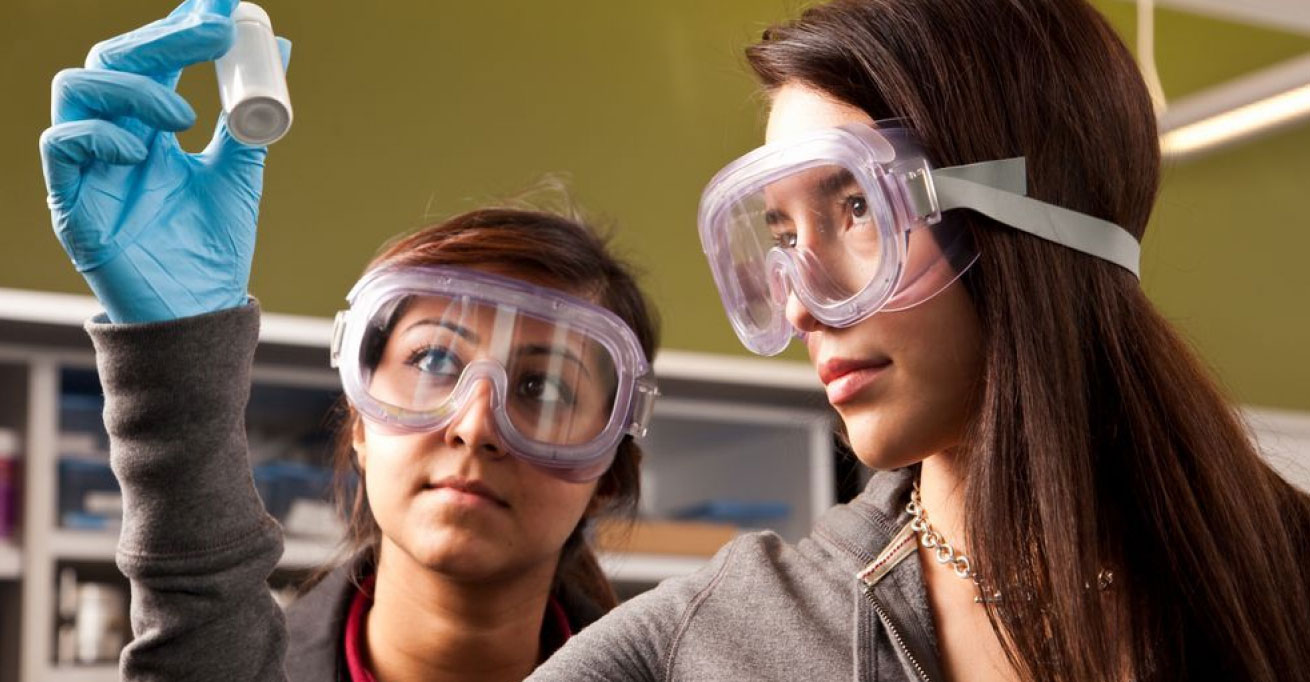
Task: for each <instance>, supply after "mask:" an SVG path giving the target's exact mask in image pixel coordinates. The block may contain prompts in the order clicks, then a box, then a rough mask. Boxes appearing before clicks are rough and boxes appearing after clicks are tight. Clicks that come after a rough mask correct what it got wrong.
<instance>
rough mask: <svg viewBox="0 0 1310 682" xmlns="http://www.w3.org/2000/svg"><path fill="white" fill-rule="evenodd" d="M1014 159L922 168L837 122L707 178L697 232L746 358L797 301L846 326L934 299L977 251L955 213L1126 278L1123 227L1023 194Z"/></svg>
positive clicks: (894, 136)
mask: <svg viewBox="0 0 1310 682" xmlns="http://www.w3.org/2000/svg"><path fill="white" fill-rule="evenodd" d="M1026 193H1027V182H1026V178H1025V165H1024V159H1023V158H1022V157H1019V158H1013V159H1003V160H999V161H986V162H982V163H975V164H969V165H965V166H953V167H949V168H936V169H934V168H932V167H931V166H930V165H929V163H928V161H927V160H926V159H925V158H924V155H923V153H922V152H921V151H920V149H919V147H918V145H917V144H916V143H915V141H914V139H913V137H912V135H911V133H910V132H909V131H908V130H907V129H905V128H903V127H898V126H895V125H890V126H885V127H884V126H876V125H863V124H848V125H844V126H841V127H837V128H828V129H824V130H818V131H814V132H812V133H809V134H806V135H804V136H800V137H797V138H793V139H789V140H786V141H781V142H776V143H773V144H768V145H765V146H763V147H760V148H758V149H756V150H754V151H752V152H750V153H748V154H746V155H745V156H743V157H741V158H740V159H737V160H736V161H734V162H732V163H731V164H729V165H728V166H727V167H725V168H724V169H723V170H722V171H720V172H719V173H718V174H717V175H715V176H714V178H713V179H712V180H710V183H709V185H708V186H707V187H706V189H705V192H704V194H703V195H702V197H701V203H700V214H699V230H700V238H701V245H702V247H703V248H704V251H705V254H706V257H707V258H708V259H709V265H710V269H711V271H712V272H713V275H714V281H715V284H716V285H717V286H718V289H719V294H720V296H721V298H722V299H723V304H724V308H725V309H726V311H727V313H728V317H729V319H730V320H731V322H732V325H733V329H734V330H735V331H736V333H737V336H738V337H739V338H740V339H741V340H742V342H743V343H744V344H745V345H746V346H747V347H748V348H750V349H751V350H752V351H754V352H756V353H759V354H762V355H774V354H776V353H779V352H781V351H782V350H783V349H784V348H785V347H786V346H787V343H788V342H789V340H790V339H791V337H792V336H794V335H795V334H796V330H795V329H794V328H793V327H792V325H791V323H790V322H788V321H787V319H786V315H785V312H786V304H787V298H788V296H790V295H795V296H796V297H797V298H798V299H799V301H800V302H801V304H802V305H804V306H805V307H806V309H807V310H808V311H809V312H810V313H811V314H812V315H813V316H814V317H815V319H817V320H819V321H820V322H822V323H824V324H826V325H829V326H834V327H848V326H850V325H853V324H855V323H857V322H860V321H861V320H864V319H867V318H868V317H869V316H871V315H873V314H875V313H877V312H878V311H881V310H889V311H891V310H903V309H905V308H909V307H912V306H914V305H918V304H919V303H922V302H923V301H925V300H927V299H929V298H931V297H932V296H934V295H936V294H937V293H938V292H940V291H941V290H942V289H944V288H945V287H946V286H947V285H949V284H950V283H951V282H953V281H954V280H955V279H957V278H958V277H959V276H960V275H961V274H962V273H963V272H964V271H965V270H967V269H968V268H969V267H970V266H971V265H972V264H973V263H974V262H975V261H976V260H977V257H978V252H977V248H976V247H975V245H974V243H973V240H972V238H971V236H970V235H969V233H968V232H967V230H965V229H963V227H961V226H960V225H959V224H958V223H959V221H942V220H941V217H942V213H943V212H945V211H950V210H952V209H959V208H966V209H970V210H974V211H977V212H979V213H982V214H983V215H986V216H988V217H990V218H993V219H995V220H997V221H999V222H1001V223H1004V224H1006V225H1009V226H1010V227H1013V228H1015V229H1018V230H1022V231H1024V232H1027V233H1029V234H1032V235H1035V236H1037V237H1041V238H1042V239H1046V240H1049V241H1052V242H1055V243H1057V244H1061V245H1064V246H1067V247H1069V248H1072V249H1075V250H1078V251H1081V252H1083V253H1087V254H1090V255H1093V256H1096V257H1097V258H1102V259H1104V260H1107V261H1109V262H1111V263H1114V264H1116V265H1119V266H1121V267H1123V268H1125V269H1127V270H1128V271H1130V272H1132V273H1133V274H1134V275H1137V274H1138V260H1139V258H1140V246H1139V245H1138V243H1137V240H1136V239H1134V238H1133V236H1132V235H1131V234H1130V233H1128V231H1126V230H1124V229H1123V228H1121V227H1119V226H1118V225H1115V224H1114V223H1110V222H1107V221H1104V220H1101V219H1099V218H1094V217H1092V216H1089V215H1085V214H1082V213H1077V212H1075V211H1071V210H1068V209H1065V208H1061V207H1059V206H1055V205H1052V204H1048V203H1045V202H1042V201H1038V200H1036V199H1032V198H1029V197H1027V196H1025V195H1026Z"/></svg>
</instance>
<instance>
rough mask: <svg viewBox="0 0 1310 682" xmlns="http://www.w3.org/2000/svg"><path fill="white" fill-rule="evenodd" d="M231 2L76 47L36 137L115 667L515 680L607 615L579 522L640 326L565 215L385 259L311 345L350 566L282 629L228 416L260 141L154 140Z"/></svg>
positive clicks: (631, 471)
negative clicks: (126, 624)
mask: <svg viewBox="0 0 1310 682" xmlns="http://www.w3.org/2000/svg"><path fill="white" fill-rule="evenodd" d="M235 4H236V3H235V2H230V1H224V0H206V1H203V2H192V1H190V0H189V1H188V2H186V3H184V4H183V5H182V6H181V7H179V8H178V10H177V11H175V12H174V13H173V14H172V15H170V16H169V17H168V18H166V19H163V20H161V21H159V22H155V23H154V24H151V25H150V26H147V27H145V28H143V29H140V30H138V31H134V32H131V33H128V34H126V35H124V36H120V37H118V38H115V39H113V40H110V41H106V42H105V43H101V44H100V45H97V46H96V47H95V48H94V49H93V50H92V53H91V55H90V56H89V57H88V59H87V68H85V69H72V70H69V71H65V72H63V73H61V74H60V75H59V76H58V77H57V78H56V80H55V83H54V90H55V98H54V99H55V107H54V116H53V118H54V120H53V125H52V127H51V128H50V129H49V130H47V131H46V133H45V134H44V135H42V139H41V150H42V160H43V162H44V165H45V171H46V181H47V188H48V190H49V204H50V207H51V213H52V217H53V220H54V225H55V230H56V233H57V235H58V236H59V238H60V241H61V243H62V244H63V245H64V247H65V248H66V249H67V251H68V253H69V255H70V257H71V258H72V259H73V262H74V264H75V265H76V266H77V267H78V269H79V271H81V272H82V273H83V274H84V276H85V277H86V278H87V281H88V283H89V284H90V285H91V287H92V289H93V290H94V291H95V293H96V295H97V297H98V298H99V299H100V301H101V302H102V303H103V304H104V306H105V309H106V311H107V318H106V317H99V318H97V319H96V320H93V321H92V322H90V323H88V331H89V332H90V334H91V337H92V340H93V341H94V343H95V346H96V357H97V362H98V365H99V368H100V378H101V382H102V385H103V387H104V391H105V396H106V412H105V421H106V426H107V428H108V430H109V433H110V436H111V442H112V458H111V460H112V464H113V467H114V470H115V473H116V474H117V476H118V477H119V480H120V482H121V484H122V487H123V490H124V502H125V504H124V519H123V532H122V536H121V538H120V543H119V551H118V565H119V567H120V568H121V570H122V571H123V573H124V574H126V575H127V576H128V578H129V579H131V581H132V585H133V587H132V594H133V605H132V614H133V631H134V635H135V639H134V640H133V641H132V642H131V643H130V644H129V645H128V647H127V649H126V650H125V651H124V653H123V656H122V661H121V672H122V674H123V676H124V678H126V679H193V678H196V677H203V678H206V679H226V680H266V679H282V678H290V679H296V680H335V679H350V680H355V681H356V682H362V681H364V680H372V679H383V680H388V679H430V680H437V679H449V680H458V679H464V680H518V679H522V678H523V677H525V676H526V675H527V674H528V673H529V672H530V671H531V670H532V669H533V668H534V667H536V665H537V664H539V663H540V662H541V661H542V660H544V659H545V658H546V657H547V656H549V655H550V654H551V653H552V652H553V651H554V650H555V649H556V648H558V647H559V646H560V644H561V643H562V642H563V641H565V640H566V639H568V638H569V637H570V636H571V634H572V633H574V632H576V631H578V630H580V629H581V628H583V627H585V626H587V625H588V624H589V623H591V622H592V621H594V620H595V619H596V618H598V617H599V616H600V615H601V614H603V613H604V612H605V611H606V610H608V609H609V608H611V607H612V606H614V604H615V603H616V598H615V595H614V593H613V591H612V590H611V588H610V587H609V585H608V583H607V582H606V580H605V577H604V575H603V573H602V572H601V571H600V567H599V566H598V565H597V562H596V559H595V557H594V555H593V554H592V552H591V550H590V549H589V548H588V545H587V540H586V537H585V536H584V532H583V531H584V527H585V525H586V522H587V520H588V519H589V518H590V517H592V516H593V515H595V514H597V513H599V512H601V511H604V510H607V509H615V510H619V511H623V510H625V509H626V510H630V509H631V508H632V507H634V506H635V503H636V498H637V494H638V486H639V476H638V466H639V462H640V458H641V453H640V450H639V449H638V447H637V445H636V443H635V442H634V441H633V437H634V436H639V435H641V434H642V433H643V432H644V430H645V424H646V419H647V418H648V416H649V411H650V407H651V401H652V400H653V399H654V396H655V394H656V389H655V385H654V382H653V379H652V376H651V368H650V359H651V357H652V356H653V353H654V351H655V346H656V336H657V332H656V323H655V321H654V319H653V316H652V311H651V310H650V309H649V307H648V306H647V304H646V302H645V299H644V297H643V296H642V293H641V291H640V290H639V289H638V287H637V285H636V283H635V280H634V279H633V276H632V274H631V272H630V271H629V269H628V268H627V267H626V266H625V265H624V264H623V263H621V262H620V261H618V260H617V259H616V258H615V257H614V256H613V255H612V254H611V253H610V252H609V251H608V249H607V247H606V245H605V243H604V241H603V240H602V239H601V238H599V237H598V236H597V235H595V234H594V233H593V232H592V231H591V230H590V229H589V228H588V227H587V226H585V225H584V224H582V223H580V222H578V221H577V220H574V219H571V218H569V217H566V216H562V215H556V214H551V213H544V212H537V211H527V210H516V209H486V210H479V211H473V212H471V213H466V214H463V215H459V216H456V217H454V218H451V219H449V220H446V221H444V222H442V223H439V224H436V225H433V226H430V227H427V228H424V229H422V230H420V231H418V232H416V233H414V234H411V235H408V236H405V237H403V238H400V239H399V240H397V241H395V242H394V243H391V244H390V245H388V246H387V247H386V248H385V249H384V250H383V251H382V253H381V254H380V255H379V256H378V258H377V259H375V261H374V262H373V263H372V264H371V265H370V266H369V268H368V269H367V271H366V274H365V276H364V278H363V279H362V280H361V281H360V283H359V285H358V286H357V287H356V288H355V290H354V291H353V292H352V293H351V296H350V303H351V305H350V309H349V310H348V311H347V312H345V313H343V314H342V315H341V317H340V318H339V326H338V328H337V333H336V335H335V338H334V345H333V361H334V363H335V364H336V365H337V366H338V367H339V368H340V370H341V376H342V382H343V386H344V389H345V393H346V398H347V410H346V417H345V419H344V421H343V423H342V426H341V429H340V433H339V437H338V441H339V442H338V448H337V453H336V467H337V469H338V471H339V473H342V474H345V475H349V474H352V473H353V474H355V478H356V480H358V482H359V484H358V485H353V486H343V487H342V493H343V498H342V507H343V509H344V510H345V511H346V512H347V514H346V519H347V522H348V524H349V533H348V537H347V542H346V545H347V550H348V553H349V560H347V561H346V562H344V563H343V564H342V565H340V566H338V567H336V568H335V569H334V570H331V571H330V572H328V573H327V574H326V575H325V576H323V577H322V578H321V580H320V581H319V582H317V584H315V585H314V586H313V587H312V589H310V590H309V591H308V593H306V594H304V595H303V596H302V597H300V598H299V599H298V600H297V601H296V602H295V604H293V606H292V607H291V609H290V610H289V612H288V613H287V614H286V616H285V621H284V616H283V614H282V612H281V610H280V609H279V607H278V606H277V605H276V604H275V603H274V602H273V600H272V598H271V597H270V595H269V592H268V588H267V584H266V580H267V578H268V575H269V573H270V572H271V571H272V570H273V568H274V566H275V565H276V563H277V560H278V558H279V556H280V555H281V548H282V533H281V529H280V527H279V526H278V525H277V523H276V522H275V521H274V520H273V519H272V518H270V517H269V516H268V514H267V513H265V511H264V508H263V506H262V505H261V503H260V500H259V498H258V496H257V495H256V493H255V489H254V486H253V485H252V482H251V474H250V469H249V462H248V455H247V449H246V440H245V438H246V436H245V430H244V424H243V414H244V411H245V405H246V401H247V398H248V396H249V390H250V370H251V360H252V357H253V353H254V350H255V345H256V341H257V337H258V330H259V309H258V306H257V304H255V303H254V302H253V301H251V300H250V299H249V298H248V295H247V293H246V286H247V277H248V273H249V271H250V264H251V258H252V255H253V249H254V231H255V223H256V217H257V215H258V202H259V197H260V194H261V192H262V181H263V178H262V174H263V168H264V160H265V155H266V154H267V149H266V148H263V147H248V146H245V145H242V144H240V143H238V142H236V141H235V140H234V139H233V138H232V137H231V136H230V134H229V133H228V131H227V128H226V125H225V124H224V122H223V121H221V120H220V122H219V125H218V127H217V130H216V132H215V136H214V141H213V143H212V144H211V145H210V146H209V148H207V149H206V150H205V151H204V152H203V153H201V154H194V155H193V154H187V153H185V152H183V151H182V150H181V149H180V148H179V147H178V145H177V141H176V138H175V137H174V135H173V131H177V130H181V129H184V128H186V127H188V126H189V125H191V124H192V123H193V122H194V114H193V113H192V112H191V111H190V107H189V106H188V105H187V104H186V102H185V101H183V100H182V99H181V98H180V97H178V96H177V95H176V93H174V92H173V90H172V87H173V86H174V85H175V84H176V82H177V76H178V73H179V72H180V71H181V69H182V68H183V67H184V66H186V65H189V64H192V63H196V62H201V61H206V60H210V59H213V58H214V57H216V56H218V55H220V54H222V53H223V52H224V50H225V49H226V47H227V45H229V44H230V41H231V33H232V21H231V19H230V18H229V15H230V14H231V12H232V10H233V6H234V5H235ZM282 48H283V51H284V59H285V58H286V57H287V56H288V55H289V44H286V43H283V45H282Z"/></svg>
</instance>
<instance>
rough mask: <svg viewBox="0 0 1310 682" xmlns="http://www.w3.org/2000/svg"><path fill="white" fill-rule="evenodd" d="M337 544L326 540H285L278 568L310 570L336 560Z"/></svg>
mask: <svg viewBox="0 0 1310 682" xmlns="http://www.w3.org/2000/svg"><path fill="white" fill-rule="evenodd" d="M337 547H338V543H336V542H331V541H328V540H311V539H306V538H291V537H289V538H286V539H285V542H284V545H283V549H282V560H281V561H279V562H278V563H277V565H278V568H291V569H312V568H318V567H320V566H325V565H327V563H328V562H329V561H332V560H334V559H336V558H337Z"/></svg>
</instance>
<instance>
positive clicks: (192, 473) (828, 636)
mask: <svg viewBox="0 0 1310 682" xmlns="http://www.w3.org/2000/svg"><path fill="white" fill-rule="evenodd" d="M87 331H88V332H89V333H90V334H91V338H92V341H93V342H94V344H95V347H96V361H97V364H98V366H99V369H100V378H101V383H102V385H103V387H104V391H105V425H106V427H107V428H108V429H109V434H110V444H111V447H110V452H111V463H112V465H113V468H114V473H115V474H116V475H117V476H118V478H119V481H120V483H121V484H122V487H123V507H124V515H123V531H122V537H121V539H120V541H119V547H118V556H117V562H118V566H119V569H120V570H122V571H123V573H124V574H125V575H126V576H127V577H128V578H129V579H130V580H131V581H132V614H131V615H132V630H133V633H134V634H135V639H134V640H133V641H132V643H131V644H130V645H128V647H127V649H126V650H124V652H123V656H122V660H121V663H120V667H121V673H122V677H123V679H129V680H183V679H186V680H283V679H286V674H285V672H284V670H283V661H284V658H285V655H286V649H287V633H286V623H285V620H284V617H283V615H282V612H281V610H280V609H279V608H278V607H277V605H276V604H275V603H274V602H273V600H272V598H271V597H270V596H269V593H268V590H267V587H266V581H267V578H268V575H269V573H270V572H271V571H272V570H273V567H274V566H275V565H276V563H277V561H278V558H279V557H280V556H281V553H282V533H281V529H280V527H279V526H278V525H277V523H276V521H274V520H273V519H272V518H271V517H269V516H268V514H267V513H266V512H265V511H264V507H263V505H262V504H261V503H260V500H259V497H258V495H257V494H256V492H255V488H254V482H253V479H252V477H251V473H250V465H249V462H248V456H247V452H246V439H245V428H244V416H243V415H244V411H245V405H246V402H247V400H248V398H249V391H250V366H251V360H252V358H253V355H254V349H255V344H256V341H257V338H258V331H259V310H258V307H257V306H256V305H254V304H251V305H248V306H244V307H242V308H236V309H232V310H225V311H221V312H217V313H213V314H209V315H202V316H198V317H192V318H186V319H183V320H176V321H172V322H164V323H156V324H139V325H112V324H106V323H105V322H104V320H103V318H99V319H97V320H92V321H91V322H89V323H88V324H87ZM910 480H911V475H910V473H909V472H908V471H897V472H885V473H880V474H877V475H875V476H874V477H873V480H872V481H871V482H870V484H869V486H868V487H867V488H866V489H865V491H864V492H863V493H862V494H861V495H860V496H859V497H858V498H857V499H856V500H854V501H853V502H851V503H850V504H846V505H838V506H836V507H834V508H832V509H831V510H829V511H828V512H827V513H826V514H825V515H824V516H823V517H822V518H821V519H820V520H819V522H818V523H817V524H816V525H815V527H814V529H813V532H812V533H811V535H810V537H809V538H807V539H805V540H802V541H801V542H800V543H798V544H797V545H796V546H794V547H793V546H791V545H788V544H787V543H785V542H783V541H782V540H781V539H780V538H779V537H778V536H776V535H774V534H772V533H754V534H750V535H746V536H743V537H741V538H739V539H737V540H735V541H733V542H732V543H730V544H729V545H728V546H726V547H725V548H724V549H723V550H721V551H720V552H719V553H718V555H717V556H716V557H715V558H714V560H713V561H711V562H710V563H709V565H707V566H706V567H705V568H704V569H702V570H700V571H698V572H696V573H695V574H692V575H690V576H686V577H683V578H677V579H673V580H669V581H666V582H664V583H662V584H661V585H660V586H659V587H657V588H656V589H654V590H652V591H650V592H648V593H646V594H643V595H641V596H639V597H637V598H635V599H633V600H632V601H630V602H628V603H626V604H624V605H623V606H621V607H619V608H618V609H616V610H615V611H613V612H612V613H611V614H610V615H608V616H606V617H604V618H602V619H601V620H600V621H597V622H596V623H595V624H593V625H592V626H590V627H588V628H587V629H586V630H584V631H583V632H582V633H580V634H578V635H576V636H575V637H573V639H571V640H570V641H569V642H568V644H566V645H565V646H564V648H563V649H561V650H560V651H559V652H558V653H557V654H556V655H555V656H554V657H553V658H551V659H550V660H549V661H547V662H546V664H545V665H543V666H542V667H541V668H539V669H538V670H537V672H535V673H534V674H533V675H532V677H531V679H533V680H567V681H570V682H571V681H574V680H656V679H658V680H788V681H789V682H790V681H794V680H850V679H855V680H870V681H873V680H878V681H883V682H888V681H899V680H944V679H945V677H944V676H943V675H942V673H941V671H940V667H939V663H938V660H937V652H936V644H935V641H936V639H935V636H934V634H933V624H932V618H931V614H930V611H929V609H928V605H927V596H926V593H925V591H924V587H923V580H922V576H921V574H920V571H919V565H918V562H917V561H916V560H914V558H913V557H914V552H915V547H916V546H917V543H916V542H915V541H914V539H915V538H914V536H913V535H912V534H911V533H910V532H909V530H908V525H907V521H908V517H907V516H906V515H905V514H904V511H903V509H904V505H905V502H906V501H907V500H908V495H909V485H910ZM907 559H909V560H907Z"/></svg>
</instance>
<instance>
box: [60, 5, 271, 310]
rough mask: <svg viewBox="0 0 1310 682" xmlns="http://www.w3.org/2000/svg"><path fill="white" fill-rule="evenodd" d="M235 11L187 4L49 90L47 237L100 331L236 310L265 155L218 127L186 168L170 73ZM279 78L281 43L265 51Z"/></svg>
mask: <svg viewBox="0 0 1310 682" xmlns="http://www.w3.org/2000/svg"><path fill="white" fill-rule="evenodd" d="M237 1H238V0H186V2H183V3H182V5H181V6H180V7H178V8H177V9H175V10H173V12H172V14H169V15H168V17H167V18H164V19H161V20H159V21H156V22H154V23H151V24H148V25H146V26H144V27H142V28H139V29H137V30H135V31H132V32H130V33H125V34H123V35H121V36H117V37H115V38H111V39H109V40H106V41H104V42H102V43H99V44H98V45H96V46H95V47H93V48H92V49H91V52H90V54H88V55H87V58H86V68H84V69H66V70H64V71H61V72H60V73H59V74H58V75H56V76H55V79H54V83H53V84H52V91H53V92H52V105H51V119H52V120H51V123H52V125H51V127H50V128H48V129H47V130H46V131H45V132H44V133H42V135H41V161H42V165H43V167H44V170H45V180H46V188H47V190H48V191H49V197H48V198H47V203H48V204H49V205H50V215H51V219H52V221H53V223H54V229H55V234H56V235H57V236H58V237H59V241H60V243H62V244H63V245H64V249H65V250H66V251H67V252H68V255H69V257H70V258H72V260H73V264H74V265H75V266H76V267H77V269H78V271H79V272H81V273H82V276H83V277H84V278H86V281H87V283H88V284H90V285H91V289H92V291H94V292H95V294H96V297H97V298H99V299H100V302H101V304H102V305H104V306H105V310H106V312H107V313H108V314H109V319H110V320H111V321H113V322H118V323H125V322H153V321H159V320H171V319H177V318H181V317H187V316H191V315H199V314H202V313H207V312H214V311H217V310H223V309H225V308H232V307H236V306H240V305H244V304H245V302H246V287H247V283H248V281H249V279H250V261H251V259H252V257H253V256H254V249H255V222H256V218H257V216H258V212H259V197H260V194H261V192H262V191H263V182H264V158H265V156H266V155H267V153H268V149H267V147H247V146H245V145H243V144H241V143H240V142H238V141H236V140H235V139H234V138H233V137H232V136H231V134H230V133H229V132H228V129H227V125H226V122H225V120H224V118H223V117H221V116H220V118H219V121H218V125H217V126H216V128H215V130H214V136H213V139H212V140H211V141H210V143H209V145H208V146H207V147H206V148H205V150H204V151H203V152H201V153H199V154H189V153H187V152H186V151H184V150H183V149H182V148H181V147H180V146H179V145H178V142H177V136H176V135H175V133H176V132H178V131H181V130H186V129H187V128H190V127H191V126H192V125H194V124H195V121H196V115H195V112H194V111H193V110H192V109H191V106H190V105H189V104H187V102H186V100H184V99H182V97H181V96H179V95H178V94H177V93H176V92H174V89H175V88H176V86H177V81H178V78H179V77H180V76H181V73H182V69H183V68H185V67H187V66H190V65H192V64H196V63H199V62H206V61H212V60H214V59H217V58H218V57H220V56H222V55H223V54H224V53H225V52H227V50H228V48H230V47H231V45H232V41H233V39H234V31H235V29H234V26H233V23H232V20H231V19H230V15H231V14H232V10H233V9H235V7H236V5H237ZM278 43H279V47H280V48H281V50H282V62H283V66H284V67H285V65H286V62H287V59H288V58H289V56H290V53H291V43H290V42H288V41H286V40H283V39H281V38H279V39H278Z"/></svg>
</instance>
